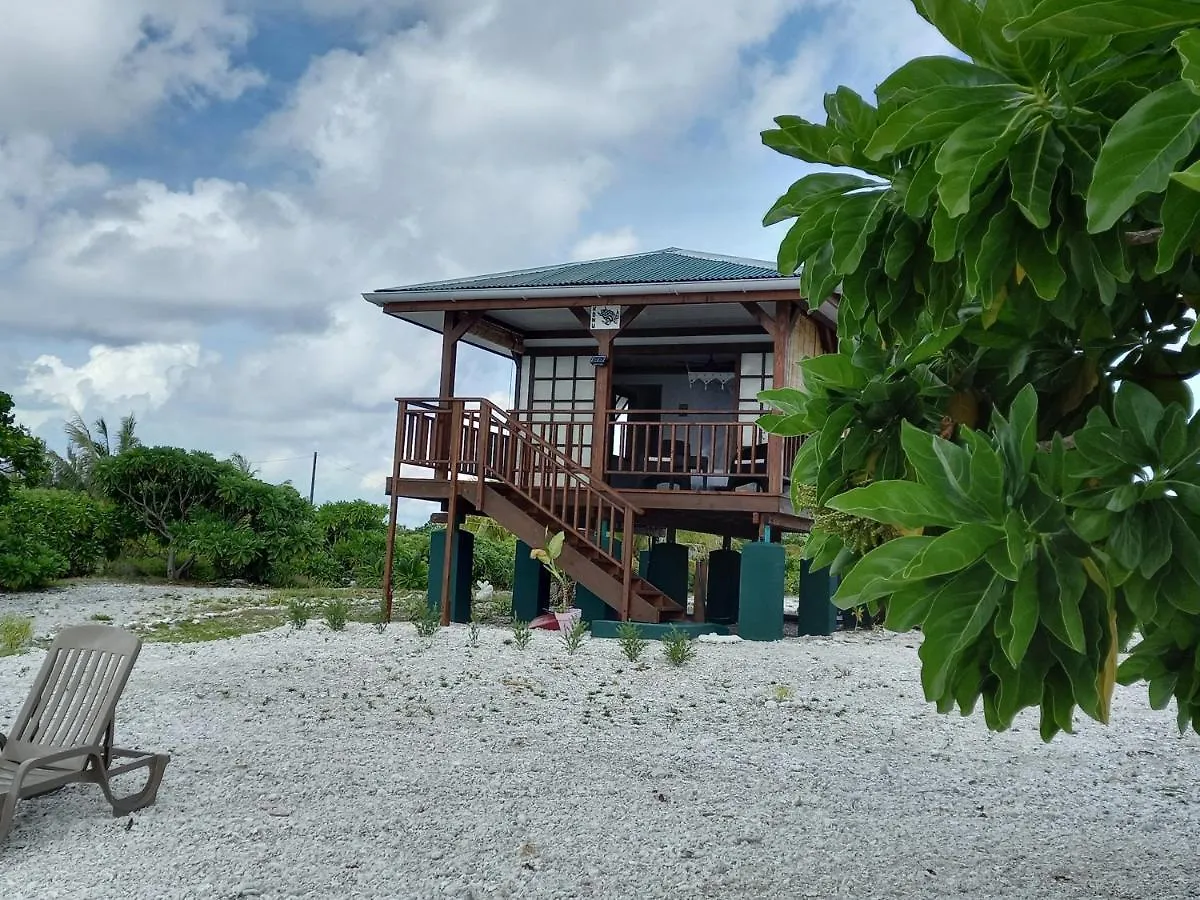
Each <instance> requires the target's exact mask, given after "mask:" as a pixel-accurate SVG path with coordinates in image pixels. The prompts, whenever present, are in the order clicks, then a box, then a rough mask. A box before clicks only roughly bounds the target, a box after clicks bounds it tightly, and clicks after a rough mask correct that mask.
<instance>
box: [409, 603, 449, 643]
mask: <svg viewBox="0 0 1200 900" xmlns="http://www.w3.org/2000/svg"><path fill="white" fill-rule="evenodd" d="M413 627H414V628H416V629H417V634H419V635H420V636H421V637H425V638H427V637H433V636H434V635H435V634H437V632H438V629H439V628H441V627H442V613H441V610H439V609H437V608H435V607H432V606H429V605H426V606H424V607H422V608H421V610H420V611H419V612H418V614H417V616H416V617H415V618H414V619H413Z"/></svg>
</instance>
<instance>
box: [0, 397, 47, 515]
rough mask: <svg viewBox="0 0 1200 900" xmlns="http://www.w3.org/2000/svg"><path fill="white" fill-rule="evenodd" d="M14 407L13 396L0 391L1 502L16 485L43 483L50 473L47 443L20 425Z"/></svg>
mask: <svg viewBox="0 0 1200 900" xmlns="http://www.w3.org/2000/svg"><path fill="white" fill-rule="evenodd" d="M12 410H13V400H12V397H10V396H9V395H8V394H6V393H4V392H3V391H0V503H4V502H5V501H6V500H7V499H8V496H9V493H10V492H11V491H12V488H13V486H14V485H18V484H28V485H37V484H41V483H43V479H44V478H46V477H47V476H48V475H49V466H48V465H47V464H46V453H45V446H44V445H43V444H42V442H41V441H39V440H38V439H37V438H35V437H34V436H33V435H32V434H30V433H29V430H28V429H27V428H24V427H23V426H20V425H18V424H17V422H16V419H15V417H14V416H13V413H12Z"/></svg>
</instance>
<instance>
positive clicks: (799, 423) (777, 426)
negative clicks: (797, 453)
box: [755, 413, 812, 437]
mask: <svg viewBox="0 0 1200 900" xmlns="http://www.w3.org/2000/svg"><path fill="white" fill-rule="evenodd" d="M755 424H756V425H758V427H759V428H761V429H762V430H763V431H765V432H767V433H768V434H777V435H779V436H781V437H799V436H800V435H802V434H808V433H809V431H811V430H812V429H811V427H810V426H809V423H808V416H802V415H785V416H780V415H775V414H774V413H764V414H763V415H761V416H759V417H758V418H757V419H756V420H755Z"/></svg>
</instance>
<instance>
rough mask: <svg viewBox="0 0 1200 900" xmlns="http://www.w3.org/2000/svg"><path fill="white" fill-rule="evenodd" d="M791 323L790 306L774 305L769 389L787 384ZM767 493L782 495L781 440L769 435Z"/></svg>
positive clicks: (779, 303)
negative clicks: (772, 365)
mask: <svg viewBox="0 0 1200 900" xmlns="http://www.w3.org/2000/svg"><path fill="white" fill-rule="evenodd" d="M790 321H791V304H787V303H783V302H778V303H776V304H775V315H774V317H773V318H772V319H771V325H772V328H771V338H772V341H773V344H774V357H773V358H774V362H775V365H774V368H773V369H772V372H771V387H772V388H776V389H777V388H781V387H783V386H784V384H785V383H786V382H787V349H788V347H787V345H788V331H789V329H788V323H789V322H790ZM767 492H768V493H771V494H782V493H783V438H781V437H779V436H778V435H775V434H773V435H770V436H769V437H768V438H767Z"/></svg>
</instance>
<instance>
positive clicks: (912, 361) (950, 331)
mask: <svg viewBox="0 0 1200 900" xmlns="http://www.w3.org/2000/svg"><path fill="white" fill-rule="evenodd" d="M964 327H965V326H964V325H952V326H951V327H949V328H942V329H939V330H938V331H935V332H933V333H932V334H927V335H925V336H924V337H923V338H921V342H920V343H919V344H917V346H915V347H913V349H912V350H911V351H910V352H909V354H908V355H907V356H906V357H904V365H905V366H907V367H909V368H911V367H913V366H916V365H919V364H921V363H923V362H926V361H928V360H931V359H933V358H934V357H935V356H937V355H938V354H939V353H941V352H942V351H943V350H945V349H946V348H947V347H948V346H950V345H951V344H952V343H954V341H955V340H956V339H957V338H958V336H959V335H960V334H962V332H963V328H964ZM910 424H911V423H910Z"/></svg>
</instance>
